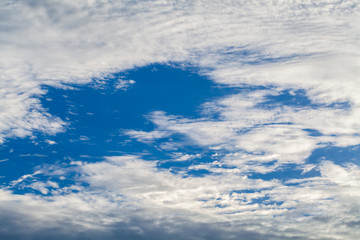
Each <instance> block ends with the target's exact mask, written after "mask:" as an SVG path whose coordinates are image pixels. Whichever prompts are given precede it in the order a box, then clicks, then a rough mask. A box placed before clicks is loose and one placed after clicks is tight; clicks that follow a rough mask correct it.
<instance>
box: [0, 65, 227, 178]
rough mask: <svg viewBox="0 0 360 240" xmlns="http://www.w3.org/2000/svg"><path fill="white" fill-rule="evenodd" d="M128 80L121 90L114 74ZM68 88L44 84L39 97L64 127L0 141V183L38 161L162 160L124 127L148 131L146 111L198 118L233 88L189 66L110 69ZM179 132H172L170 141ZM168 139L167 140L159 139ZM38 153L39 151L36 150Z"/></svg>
mask: <svg viewBox="0 0 360 240" xmlns="http://www.w3.org/2000/svg"><path fill="white" fill-rule="evenodd" d="M119 78H120V79H129V80H134V81H135V84H134V85H133V86H131V87H129V88H128V89H127V90H120V89H116V84H117V81H118V79H119ZM71 87H72V88H73V89H69V88H63V89H61V88H53V87H48V86H44V89H46V91H47V94H46V95H45V96H43V97H42V98H41V102H42V105H43V106H44V108H45V109H47V111H48V112H49V113H51V114H52V115H54V116H57V117H60V118H61V119H63V120H64V121H66V122H67V123H68V126H67V127H66V131H65V132H62V133H58V134H57V135H54V136H48V135H46V134H44V133H41V132H34V133H33V136H32V137H31V138H24V139H20V138H15V139H8V141H7V142H6V143H5V144H3V145H2V146H1V153H0V158H1V159H9V161H7V162H2V163H1V165H2V167H1V169H0V176H4V178H2V179H1V181H3V182H4V183H6V182H10V181H12V180H15V179H17V178H19V177H21V176H23V175H25V174H28V173H30V172H32V169H34V168H35V167H36V166H38V165H42V164H52V163H70V161H72V160H85V161H100V160H102V157H103V156H109V155H119V154H137V155H139V154H140V155H142V158H143V159H149V160H164V159H165V160H166V159H169V155H168V153H167V152H166V151H165V150H164V149H159V148H156V147H155V146H153V145H151V144H144V143H141V142H138V141H136V140H134V139H131V138H130V137H129V136H126V135H125V134H123V131H124V130H129V129H135V130H142V131H151V130H153V129H154V128H155V126H154V125H153V124H152V123H151V121H149V120H148V119H147V118H146V116H147V114H149V113H151V112H152V111H164V112H166V113H167V114H174V115H181V116H184V117H188V118H198V117H200V110H199V106H200V105H201V103H203V102H206V101H208V100H210V99H214V98H216V97H222V96H224V95H227V94H231V93H233V91H234V90H233V89H230V88H219V87H217V86H216V85H215V84H214V83H212V82H211V81H209V80H208V79H206V78H205V77H203V76H200V75H198V74H197V72H196V70H195V69H184V68H180V67H178V66H176V67H175V66H170V65H150V66H146V67H143V68H136V69H134V70H131V71H127V72H122V73H117V74H113V75H112V76H111V77H110V78H109V79H107V80H106V81H102V80H99V81H95V83H94V84H92V85H88V86H81V85H78V86H77V85H72V86H71ZM181 138H182V136H176V135H175V136H172V139H174V141H180V142H181V141H184V142H185V140H181ZM161 141H163V142H165V141H169V139H165V140H160V141H158V144H161ZM182 151H191V152H199V151H202V149H201V148H200V147H196V146H191V145H186V144H184V145H183V146H182ZM39 154H40V155H41V156H40V155H39Z"/></svg>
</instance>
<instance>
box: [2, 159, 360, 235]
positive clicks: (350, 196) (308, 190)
mask: <svg viewBox="0 0 360 240" xmlns="http://www.w3.org/2000/svg"><path fill="white" fill-rule="evenodd" d="M209 169H210V170H212V168H209ZM319 169H320V173H321V176H319V177H313V178H305V179H301V180H297V179H294V180H290V181H288V182H287V183H281V182H279V181H277V180H260V179H249V178H247V177H246V176H245V175H243V174H241V173H239V172H234V171H231V169H229V171H226V169H223V171H222V172H218V173H216V174H211V175H206V176H204V177H201V178H199V177H191V176H188V177H185V178H184V177H183V176H181V175H177V174H172V173H170V171H169V170H166V169H163V170H160V169H157V167H156V162H149V161H144V160H142V159H140V158H139V157H136V156H117V157H107V158H106V161H103V162H97V163H84V164H81V165H79V166H78V167H77V168H75V169H71V171H73V170H75V171H76V172H77V173H78V174H80V178H79V179H78V181H82V182H84V183H86V185H88V187H81V184H80V182H78V183H75V185H74V186H73V187H63V188H61V189H59V186H58V184H56V183H54V182H52V181H48V180H45V181H44V182H41V181H38V182H36V183H35V184H34V183H32V184H30V185H29V187H31V188H34V189H37V190H40V191H42V192H43V193H44V194H47V193H49V191H48V187H51V188H53V189H55V190H52V195H49V196H47V197H46V198H45V197H39V196H37V195H33V194H27V195H16V194H13V193H11V192H9V191H5V190H1V191H0V201H1V203H2V204H0V206H1V208H2V209H3V208H4V206H7V211H6V213H7V214H9V216H14V215H19V214H20V215H22V216H23V217H22V218H19V221H21V222H22V224H24V226H23V229H28V228H31V227H35V230H36V231H40V230H42V231H46V226H48V227H50V228H54V227H59V226H61V223H62V222H64V221H69V222H68V223H69V225H73V226H76V227H77V230H76V229H75V228H73V227H70V228H69V226H68V225H67V224H66V225H64V226H62V227H60V229H63V230H66V229H71V230H72V231H74V233H77V232H82V231H95V232H102V231H105V230H106V231H105V232H107V233H109V232H112V231H115V230H116V224H117V223H123V222H126V221H127V220H129V219H133V218H136V217H138V216H141V218H142V219H147V220H149V221H150V222H151V223H150V226H152V227H156V226H157V224H160V223H161V224H162V226H163V227H164V229H163V230H162V232H166V226H167V224H170V223H171V221H172V220H171V219H175V218H177V217H181V219H183V220H181V222H178V223H179V224H180V225H182V226H186V224H185V223H184V222H183V221H188V222H189V221H190V222H192V223H193V224H196V225H198V226H200V225H201V224H210V225H213V226H214V227H215V228H216V226H217V227H219V229H218V230H219V231H220V232H226V233H227V234H230V235H231V234H236V232H237V231H250V232H251V231H253V233H252V234H255V233H254V232H257V234H260V235H263V237H266V236H272V235H275V236H276V235H278V234H279V233H280V235H279V236H278V237H279V238H280V239H281V238H284V239H286V238H289V239H290V238H292V237H295V236H296V237H299V238H304V239H311V238H314V239H322V238H324V239H326V238H327V239H356V236H357V234H359V231H358V230H356V229H355V228H353V227H352V224H356V222H358V221H359V220H360V219H359V214H358V210H356V209H359V201H358V199H359V197H360V196H359V194H358V191H357V189H358V188H359V182H360V181H359V177H358V176H359V173H360V170H359V167H358V166H355V165H349V166H346V167H342V166H339V165H336V164H334V163H332V162H329V161H324V162H323V163H321V165H319ZM63 170H65V171H66V169H63ZM46 171H47V170H46V169H43V172H42V173H45V176H46V174H50V175H49V176H53V177H54V176H56V175H54V174H53V173H50V172H48V173H46ZM68 171H69V170H68ZM58 176H62V175H58ZM71 189H74V190H77V191H76V192H72V191H71ZM69 190H70V191H69ZM56 191H57V192H56ZM260 199H262V200H260ZM259 200H260V201H259ZM9 206H12V207H11V208H9ZM30 206H31V207H30ZM161 219H162V220H161ZM185 219H186V220H185ZM1 221H2V223H6V224H8V223H7V221H6V219H2V220H1ZM45 222H46V223H47V224H41V223H45ZM35 223H39V225H35ZM225 223H229V224H230V225H228V226H227V227H221V226H222V224H225ZM214 224H215V225H214ZM130 226H131V225H130ZM10 227H14V226H13V225H10ZM137 227H138V230H139V231H140V232H144V231H145V232H144V234H147V232H146V231H147V230H146V225H145V223H142V224H140V225H137ZM160 228H161V227H160ZM9 229H11V228H9ZM36 231H32V232H33V233H36ZM5 232H6V231H5ZM137 234H139V233H133V235H132V236H136V235H137ZM155 236H156V235H154V236H153V237H155ZM250 236H251V235H250ZM186 237H187V235H186V234H185V233H183V237H182V238H180V239H186ZM227 238H229V239H232V238H231V237H229V235H228V237H226V238H225V239H227Z"/></svg>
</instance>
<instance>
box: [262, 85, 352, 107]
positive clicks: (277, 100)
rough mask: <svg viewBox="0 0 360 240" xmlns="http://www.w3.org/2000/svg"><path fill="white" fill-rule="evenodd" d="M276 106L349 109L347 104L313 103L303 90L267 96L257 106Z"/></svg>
mask: <svg viewBox="0 0 360 240" xmlns="http://www.w3.org/2000/svg"><path fill="white" fill-rule="evenodd" d="M278 106H289V107H293V108H304V107H306V108H315V109H316V108H337V109H350V107H351V104H350V103H349V102H335V103H331V104H324V103H315V102H313V101H311V99H310V98H309V97H308V96H307V93H306V91H305V90H303V89H298V90H293V89H286V90H283V91H281V92H279V94H277V95H267V96H266V97H265V101H264V102H261V103H259V104H258V105H257V107H259V108H266V109H272V108H275V107H278Z"/></svg>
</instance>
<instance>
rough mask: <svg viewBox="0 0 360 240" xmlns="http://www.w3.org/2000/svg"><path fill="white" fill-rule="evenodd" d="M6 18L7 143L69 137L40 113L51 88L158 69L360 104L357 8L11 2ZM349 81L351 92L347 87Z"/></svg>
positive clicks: (333, 4) (332, 4)
mask: <svg viewBox="0 0 360 240" xmlns="http://www.w3.org/2000/svg"><path fill="white" fill-rule="evenodd" d="M1 9H2V10H1V16H2V18H3V19H6V21H3V22H2V28H1V29H2V30H1V31H2V32H3V34H2V35H3V38H2V41H1V43H0V44H1V49H2V53H1V54H2V56H3V57H2V60H1V66H2V69H1V72H2V74H1V76H0V77H1V79H2V80H1V82H2V83H3V84H2V85H1V89H2V90H3V93H2V95H1V99H3V100H2V102H3V105H2V106H11V107H8V108H5V107H2V108H1V111H2V114H1V115H2V116H3V118H2V120H1V122H0V125H1V126H2V127H1V128H0V130H1V132H2V138H4V137H7V136H8V137H11V136H20V137H22V136H26V135H29V134H31V132H32V131H33V130H40V131H49V132H53V133H55V132H58V131H60V128H61V127H60V126H61V125H63V124H62V123H61V122H60V121H59V120H58V119H52V118H51V116H49V115H47V114H45V113H43V111H40V112H39V110H41V106H40V105H39V103H38V101H37V100H36V96H37V95H39V94H40V95H43V94H45V92H43V91H41V85H43V84H46V85H52V86H61V84H63V83H88V82H89V81H91V79H93V78H99V79H101V78H104V77H105V76H106V75H109V74H111V73H114V72H119V71H122V70H125V69H130V68H132V67H134V66H143V65H146V64H150V63H155V62H168V61H173V62H190V63H191V64H194V65H198V66H201V67H202V68H203V69H204V70H202V71H203V72H204V74H206V75H208V76H211V77H212V78H213V79H214V80H215V81H217V82H219V83H225V84H244V83H245V84H266V85H267V84H271V85H274V84H275V85H281V86H291V87H295V88H299V87H300V88H304V89H307V90H309V91H310V92H309V93H310V96H312V98H313V99H315V98H316V99H317V100H318V101H328V102H329V101H334V100H339V99H341V100H349V99H350V100H352V101H355V100H356V99H355V98H356V97H355V96H356V94H353V90H354V91H355V89H357V88H358V87H357V83H356V82H357V81H356V79H357V76H358V69H359V68H358V62H357V61H356V59H357V58H358V54H359V52H358V49H359V46H358V41H357V40H356V36H357V34H356V33H358V30H357V27H356V26H357V25H356V23H357V22H358V21H359V16H358V14H357V13H358V12H359V11H358V9H359V5H358V4H357V2H356V1H355V0H354V1H341V2H339V1H329V0H322V1H320V2H317V3H316V4H315V3H309V2H308V1H296V2H292V3H285V2H283V1H264V2H263V3H262V4H258V3H256V2H255V1H248V2H242V3H234V2H223V1H211V2H201V1H199V2H196V3H195V2H194V3H190V2H173V1H162V2H160V1H154V2H151V1H146V2H143V1H138V2H134V3H132V4H130V3H128V2H126V1H125V2H112V1H102V2H100V1H88V2H84V3H74V2H73V1H52V2H51V3H50V2H49V3H38V2H36V1H17V2H14V1H5V2H3V3H2V7H1ZM219 9H221V11H219ZM313 55H315V56H317V55H320V56H319V57H311V56H313ZM274 61H275V62H276V63H272V62H274ZM288 61H291V62H292V63H291V64H288V63H286V64H284V62H288ZM329 66H331V67H329ZM205 69H208V70H210V69H212V70H210V71H208V70H205ZM329 71H330V72H329ZM340 76H341V79H342V80H341V81H342V82H343V83H344V81H345V82H346V84H341V85H339V84H338V82H339V80H338V78H339V77H340ZM324 81H326V82H327V84H323V82H324ZM339 91H340V92H342V94H339ZM6 93H8V94H6ZM315 95H316V97H315ZM356 101H357V100H356ZM14 119H15V120H16V121H15V122H14V121H13V120H14ZM39 120H41V121H39ZM54 120H55V121H54ZM12 122H14V126H12V125H11V124H10V123H12ZM25 123H28V124H25ZM36 123H41V125H40V126H39V125H38V124H36ZM24 125H28V126H27V127H23V126H24ZM20 126H21V127H20ZM9 131H10V133H9Z"/></svg>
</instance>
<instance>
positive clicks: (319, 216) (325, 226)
mask: <svg viewBox="0 0 360 240" xmlns="http://www.w3.org/2000/svg"><path fill="white" fill-rule="evenodd" d="M359 8H360V5H359V4H358V3H357V1H355V0H348V1H337V0H320V1H316V2H313V1H307V0H298V1H292V2H287V1H281V0H276V1H262V2H261V3H259V2H256V1H242V2H238V3H237V2H234V1H193V2H188V1H131V2H129V1H96V0H95V1H82V2H75V1H70V0H69V1H57V0H56V1H51V2H39V1H3V2H2V3H0V18H2V20H3V21H0V22H1V23H0V31H1V36H2V38H1V41H0V49H1V56H2V57H1V59H0V66H1V67H0V143H3V142H4V141H5V140H6V139H8V138H14V137H20V138H24V137H27V136H31V135H32V134H33V132H34V131H40V132H44V133H46V134H50V135H51V134H56V133H58V132H61V131H65V130H66V126H67V124H68V123H66V122H64V120H62V119H60V118H58V117H56V116H52V115H51V114H49V113H48V112H47V109H44V108H43V106H41V101H40V100H39V98H40V97H41V96H44V95H46V91H45V90H44V89H43V86H48V85H50V86H54V87H58V88H66V87H69V86H71V85H72V84H80V85H81V84H88V83H90V82H91V81H93V80H94V79H97V80H99V81H108V77H109V76H112V75H113V74H114V73H117V72H121V71H125V70H128V69H132V68H134V67H141V66H145V65H148V64H152V63H168V62H181V63H184V64H185V65H191V66H196V67H198V68H199V74H201V75H204V76H207V77H208V78H209V79H210V80H212V81H213V82H214V83H215V84H217V86H227V87H233V88H236V89H238V90H239V89H240V90H239V93H235V94H231V95H228V96H224V97H223V98H220V99H216V100H209V101H208V102H207V103H204V105H203V106H202V110H203V112H202V115H201V117H199V118H186V117H183V116H176V115H170V114H168V113H166V112H161V111H154V112H152V113H149V119H150V120H151V121H152V122H153V123H154V124H155V129H154V130H153V131H143V130H139V129H137V130H131V129H129V130H127V131H126V132H125V134H127V135H128V136H130V137H132V138H134V139H137V140H138V141H140V142H144V143H147V144H153V145H155V146H158V147H159V148H158V149H162V150H163V151H169V152H171V153H172V156H173V158H174V159H173V161H174V162H179V161H183V160H186V159H192V158H193V157H194V159H195V157H196V158H201V157H202V156H203V155H196V154H191V153H188V152H181V151H182V149H181V148H182V147H184V146H186V145H191V146H200V147H201V148H203V149H206V151H209V152H214V155H215V154H218V155H217V156H218V157H217V158H216V161H215V160H214V161H212V162H210V163H206V162H205V163H201V164H195V163H193V164H192V165H191V166H188V167H182V168H181V170H180V171H178V172H177V173H176V174H175V173H173V172H172V171H171V169H166V168H160V167H158V165H157V164H158V163H159V162H156V161H145V160H143V159H141V158H140V157H139V156H133V155H131V156H129V155H127V156H112V157H106V158H105V159H104V160H103V161H98V162H93V163H86V162H81V161H77V160H75V161H73V162H72V164H73V165H71V166H68V167H59V166H56V165H54V166H51V167H49V169H46V166H43V169H42V170H41V171H35V172H34V173H33V174H31V173H29V174H26V175H24V176H23V177H21V178H19V179H18V180H15V181H13V182H11V184H10V185H9V186H5V187H4V188H3V189H1V190H0V201H1V204H0V212H1V213H2V217H1V220H0V223H1V225H0V238H4V239H33V238H36V239H49V238H51V239H56V238H61V239H64V238H67V239H99V238H102V239H115V238H121V239H151V238H155V237H156V239H169V238H171V239H204V238H206V239H238V238H241V237H243V238H245V239H357V237H358V236H359V234H360V233H359V231H358V230H357V228H355V227H354V226H357V225H358V223H359V221H360V220H359V216H360V214H359V210H358V209H360V208H359V207H360V206H359V194H358V193H357V192H358V189H359V182H360V179H359V178H358V176H359V174H360V171H359V167H358V166H357V165H346V164H344V165H337V164H334V163H332V162H329V161H323V162H321V163H320V164H308V163H306V159H307V158H308V157H309V156H310V154H311V153H312V152H313V150H314V149H316V148H319V147H322V146H327V145H332V146H339V147H346V146H352V145H357V144H360V138H359V133H360V132H359V131H360V127H359V126H360V125H359V124H358V121H357V119H359V113H360V107H359V102H360V98H359V97H358V92H359V90H360V88H359V86H360V85H359V81H358V78H359V77H358V76H359V75H360V73H359V69H360V68H359V67H360V66H359V61H358V59H359V54H360V52H359V49H360V46H359V41H358V36H359V28H358V25H359V22H360V16H359V12H360V11H359V10H360V9H359ZM124 81H125V82H124ZM132 84H133V82H132V81H131V80H124V79H119V81H118V84H117V85H116V86H117V87H118V88H122V89H124V88H125V89H126V88H127V87H128V86H130V85H132ZM241 89H242V90H241ZM298 90H301V91H303V93H304V94H303V96H302V97H306V98H307V99H308V101H309V103H310V104H309V105H306V106H295V105H286V104H282V103H281V104H272V103H267V101H268V98H269V96H278V95H280V94H281V93H283V92H284V91H289V92H292V93H295V95H296V92H297V91H298ZM119 128H121V126H119ZM309 130H311V131H315V132H316V133H318V134H315V135H314V134H311V133H310V132H309ZM176 134H179V135H181V136H182V137H184V138H185V139H186V140H183V139H181V140H182V141H174V142H170V141H163V142H161V143H159V142H158V140H159V139H161V140H164V139H166V138H168V137H171V136H173V135H176ZM80 140H81V141H87V140H89V139H88V137H86V136H81V138H80ZM48 143H49V144H52V143H53V142H52V141H50V140H49V141H48ZM174 152H176V153H178V154H174ZM343 161H344V162H346V161H347V160H346V159H344V160H343ZM287 164H295V165H297V166H296V167H295V168H296V169H300V170H302V171H303V175H302V177H301V178H300V179H297V178H295V177H294V178H293V179H288V180H287V181H286V182H283V181H280V180H276V179H272V180H266V179H257V178H255V177H253V175H251V174H252V173H263V174H266V173H276V172H277V171H279V170H281V169H282V167H284V165H287ZM54 169H55V170H56V171H55V170H54ZM199 169H206V170H207V171H209V174H205V175H204V176H192V175H190V174H188V172H189V171H191V170H199ZM311 171H317V172H318V173H319V176H316V177H307V175H306V174H307V173H308V172H311ZM72 174H73V175H72ZM65 176H66V177H67V178H68V179H70V180H74V183H70V184H69V183H66V181H65V180H66V178H65ZM74 176H75V177H74ZM53 178H55V179H56V180H55V179H53ZM57 178H58V179H57ZM19 189H20V190H21V189H25V190H29V193H27V194H22V195H20V194H16V193H15V192H16V190H19ZM13 191H14V192H13ZM34 191H35V192H34ZM39 192H40V193H41V194H39ZM99 236H100V237H99Z"/></svg>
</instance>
